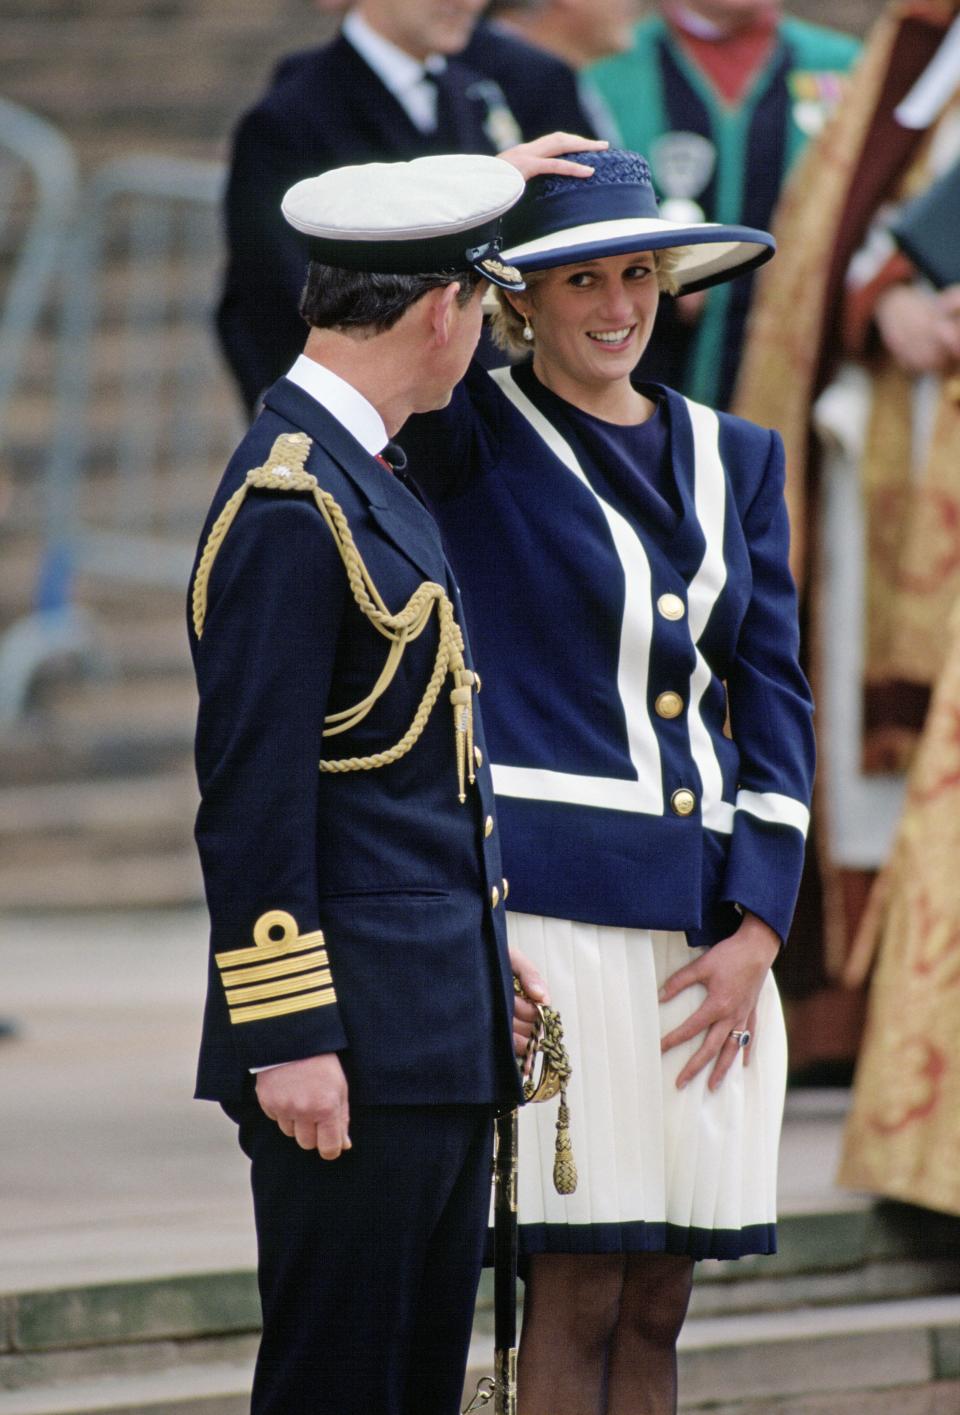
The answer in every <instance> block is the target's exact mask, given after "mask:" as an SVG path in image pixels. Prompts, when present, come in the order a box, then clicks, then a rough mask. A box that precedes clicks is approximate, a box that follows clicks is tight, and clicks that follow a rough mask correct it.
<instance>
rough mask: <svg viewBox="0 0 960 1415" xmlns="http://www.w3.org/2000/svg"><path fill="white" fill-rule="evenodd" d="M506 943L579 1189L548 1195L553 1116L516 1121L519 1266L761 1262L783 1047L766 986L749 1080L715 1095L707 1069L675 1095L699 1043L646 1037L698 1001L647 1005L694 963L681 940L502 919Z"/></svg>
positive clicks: (740, 1077)
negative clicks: (546, 996) (557, 1049)
mask: <svg viewBox="0 0 960 1415" xmlns="http://www.w3.org/2000/svg"><path fill="white" fill-rule="evenodd" d="M507 927H508V936H509V939H510V943H511V944H512V945H514V946H515V947H517V948H519V949H520V950H521V951H522V952H523V953H525V954H526V955H527V957H528V958H530V959H531V960H532V961H533V962H534V963H535V964H536V966H537V967H538V968H539V969H540V971H541V972H542V974H543V976H544V978H546V979H547V982H548V984H549V988H550V995H551V1002H552V1004H553V1005H554V1006H555V1007H557V1008H558V1009H559V1011H560V1014H561V1017H562V1019H563V1027H564V1035H565V1039H566V1043H567V1049H568V1051H569V1053H570V1058H571V1062H572V1064H573V1077H572V1080H571V1085H570V1087H569V1088H568V1099H569V1103H570V1111H571V1134H572V1138H573V1146H574V1153H575V1155H576V1161H577V1168H578V1171H579V1182H578V1185H577V1191H576V1193H575V1194H572V1195H570V1196H568V1197H564V1196H562V1195H560V1194H558V1193H557V1192H556V1190H555V1189H554V1187H553V1158H554V1141H555V1128H556V1118H557V1103H556V1102H555V1101H551V1102H545V1103H543V1104H538V1105H527V1106H524V1107H523V1108H522V1109H521V1112H520V1150H519V1219H520V1246H521V1253H540V1252H560V1253H611V1252H614V1253H615V1252H668V1253H678V1254H685V1255H688V1256H690V1257H694V1258H707V1257H713V1258H734V1257H740V1256H741V1255H743V1254H745V1253H773V1252H775V1251H776V1188H777V1152H778V1146H779V1139H780V1125H781V1121H782V1118H783V1102H784V1095H785V1090H786V1075H787V1048H786V1031H785V1028H784V1022H783V1013H782V1010H781V1007H780V999H779V995H778V993H777V988H776V984H775V982H774V980H773V977H772V976H771V975H768V977H767V979H766V982H765V983H764V986H763V990H762V992H761V995H760V1000H759V1005H758V1016H757V1028H756V1035H755V1040H754V1044H753V1049H752V1057H751V1061H750V1065H749V1066H746V1067H745V1066H744V1065H743V1063H742V1061H741V1059H740V1058H739V1057H738V1058H737V1060H736V1061H735V1062H734V1064H733V1066H732V1067H731V1069H730V1071H729V1072H728V1074H727V1076H726V1078H725V1080H724V1082H723V1084H722V1085H721V1086H720V1087H719V1089H718V1090H717V1091H715V1092H711V1091H709V1090H708V1088H707V1080H708V1078H709V1074H710V1069H711V1068H710V1067H706V1068H704V1069H703V1070H702V1071H701V1072H700V1073H699V1075H697V1076H696V1077H695V1078H694V1079H693V1080H692V1081H690V1082H688V1084H687V1085H686V1086H685V1087H684V1089H683V1090H682V1091H678V1090H677V1087H676V1084H675V1083H676V1078H677V1076H678V1075H679V1073H680V1071H681V1069H682V1067H683V1065H684V1063H685V1061H686V1060H687V1058H688V1057H690V1056H691V1055H692V1054H693V1052H694V1051H696V1049H697V1047H698V1046H699V1044H700V1040H701V1039H700V1038H699V1037H698V1038H695V1039H694V1040H693V1041H691V1042H688V1043H686V1044H685V1045H682V1046H678V1047H674V1048H673V1049H672V1050H671V1051H669V1052H667V1053H666V1055H665V1056H661V1054H660V1038H661V1036H663V1035H664V1034H665V1033H667V1032H669V1031H671V1030H672V1029H673V1028H674V1027H676V1026H677V1025H679V1023H680V1022H681V1021H683V1019H684V1018H686V1017H688V1016H689V1015H690V1014H691V1013H692V1012H695V1011H696V1009H697V1007H699V1005H700V1003H701V1001H702V1000H703V997H704V994H705V990H704V989H703V988H702V987H699V986H695V987H691V988H686V989H684V991H683V992H682V993H681V994H680V995H679V996H678V997H676V998H674V999H673V1000H672V1001H671V1002H667V1003H661V1002H660V1001H659V1000H658V997H657V993H658V991H659V989H660V987H661V986H662V984H663V983H664V981H665V980H666V979H667V978H668V977H669V976H670V974H671V973H674V972H676V971H677V969H679V968H682V967H683V966H684V965H685V964H687V963H689V962H691V961H692V960H693V959H694V958H695V957H697V956H699V955H700V954H701V953H703V952H704V951H705V950H703V949H692V948H690V947H689V945H688V944H687V941H686V937H685V935H684V934H682V933H658V932H651V931H649V930H645V929H630V928H612V927H608V926H604V925H598V924H587V923H576V922H571V921H570V920H565V919H551V918H543V917H540V916H538V915H532V914H509V915H508V917H507Z"/></svg>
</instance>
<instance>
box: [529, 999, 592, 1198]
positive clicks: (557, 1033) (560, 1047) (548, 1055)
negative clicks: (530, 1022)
mask: <svg viewBox="0 0 960 1415" xmlns="http://www.w3.org/2000/svg"><path fill="white" fill-rule="evenodd" d="M513 990H514V992H515V993H516V994H517V995H518V997H523V998H526V1000H527V1001H528V1002H530V1001H532V999H531V998H529V997H528V996H527V994H526V992H524V989H523V984H522V983H521V982H520V979H519V978H518V977H517V976H516V974H514V977H513ZM534 1006H535V1007H536V1009H537V1012H538V1013H539V1026H538V1028H537V1029H536V1030H535V1031H534V1033H533V1035H532V1036H531V1038H530V1041H529V1044H528V1046H527V1054H526V1056H525V1057H524V1062H526V1061H527V1060H528V1059H531V1060H532V1061H535V1059H536V1054H537V1052H539V1053H540V1055H541V1057H542V1058H543V1068H542V1071H541V1073H540V1079H539V1081H535V1080H534V1078H533V1071H532V1069H531V1073H530V1076H529V1077H528V1078H526V1079H525V1080H524V1082H523V1095H524V1099H525V1100H526V1101H527V1102H528V1103H536V1102H538V1101H549V1100H552V1099H553V1097H554V1096H555V1095H557V1094H558V1093H559V1096H560V1107H559V1110H558V1112H557V1138H556V1141H555V1146H554V1160H553V1187H554V1188H555V1189H556V1191H557V1193H558V1194H575V1193H576V1190H577V1178H578V1176H577V1162H576V1160H575V1158H574V1155H573V1141H572V1139H571V1137H570V1108H569V1106H568V1105H567V1082H568V1081H569V1080H570V1077H571V1076H572V1075H573V1066H572V1065H571V1062H570V1055H569V1053H568V1051H567V1048H566V1046H565V1044H564V1040H563V1022H562V1021H561V1020H560V1013H559V1012H558V1011H557V1010H556V1008H554V1007H546V1006H544V1005H543V1004H542V1003H535V1004H534Z"/></svg>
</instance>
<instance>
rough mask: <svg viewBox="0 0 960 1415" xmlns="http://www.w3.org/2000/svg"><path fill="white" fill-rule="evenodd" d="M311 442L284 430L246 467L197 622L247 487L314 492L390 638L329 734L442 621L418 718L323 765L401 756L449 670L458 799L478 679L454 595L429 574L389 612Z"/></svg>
mask: <svg viewBox="0 0 960 1415" xmlns="http://www.w3.org/2000/svg"><path fill="white" fill-rule="evenodd" d="M310 447H311V439H310V438H309V437H308V436H307V435H306V433H300V432H297V433H285V434H284V435H283V436H281V437H278V438H277V439H276V441H275V442H274V444H273V447H272V448H271V451H270V456H269V457H268V458H267V460H266V462H265V463H264V464H263V466H262V467H255V468H254V469H253V470H252V471H250V472H248V473H247V476H246V479H245V481H244V483H243V485H242V486H240V487H239V488H238V489H237V490H236V491H235V492H234V493H233V495H232V496H231V497H230V499H229V500H228V501H227V502H226V504H225V505H224V507H223V509H222V511H221V512H220V515H219V516H218V517H217V519H216V521H215V522H214V524H213V527H212V529H211V531H210V535H209V536H208V538H207V543H206V545H205V546H204V548H203V553H202V554H201V556H200V560H199V562H198V564H197V573H196V576H195V578H194V582H193V595H192V607H193V627H194V631H195V633H196V635H197V638H198V639H199V638H201V637H202V635H203V627H204V621H205V618H206V611H207V591H208V586H209V582H210V574H211V571H212V569H213V562H214V559H215V558H216V554H217V551H218V550H219V549H220V546H221V545H222V544H223V541H224V538H225V536H226V534H227V532H228V531H229V529H230V527H231V526H232V524H233V522H234V519H235V517H236V515H237V512H238V511H239V509H240V507H241V505H242V504H243V501H244V499H245V497H246V494H247V491H248V490H249V489H250V488H251V487H253V488H254V489H255V490H257V491H286V492H301V493H302V492H309V493H310V494H311V495H312V496H313V499H314V501H315V503H316V506H317V509H318V510H319V512H320V514H321V515H322V516H323V519H324V521H325V522H326V523H327V526H328V528H329V530H330V534H331V535H332V536H333V539H334V543H335V545H336V547H337V552H338V554H339V556H340V559H341V560H342V561H343V566H344V569H345V570H346V573H347V582H348V584H349V586H350V592H351V594H352V595H353V599H354V602H355V604H356V605H357V608H358V609H359V610H360V612H361V614H363V616H364V618H366V619H367V620H368V621H369V622H370V623H371V624H372V625H373V627H374V628H375V629H376V630H377V632H378V633H380V634H382V635H383V636H384V638H386V639H387V640H389V643H390V648H389V650H388V653H387V658H386V662H385V663H384V666H383V669H382V671H381V673H380V676H379V677H378V679H377V681H376V683H375V684H374V686H373V688H372V689H371V691H370V692H369V693H368V694H367V696H366V697H365V698H363V699H361V701H360V702H358V703H354V704H353V706H352V707H349V708H344V709H343V710H341V711H340V712H335V713H330V714H329V715H328V716H327V717H325V718H324V724H325V725H324V733H323V735H324V737H333V736H336V735H337V734H339V733H341V732H346V731H348V730H349V729H350V728H352V727H355V726H356V725H357V724H358V723H360V722H362V721H363V719H364V718H365V717H366V716H367V714H368V713H369V712H370V710H371V708H372V707H373V706H374V704H375V703H376V702H377V701H378V699H379V698H381V697H382V696H383V694H384V693H385V692H386V690H387V688H389V686H390V684H391V683H392V682H393V679H394V677H395V675H396V672H397V669H398V667H399V665H400V660H401V658H402V657H403V652H404V649H405V648H406V646H407V644H408V643H411V642H412V641H413V640H414V639H416V638H417V637H419V635H420V634H422V633H423V630H424V629H425V628H426V626H427V624H428V623H429V621H430V615H431V613H432V612H433V608H434V606H436V609H437V619H438V624H439V636H438V643H437V654H436V658H435V660H434V665H433V672H432V673H431V675H430V679H429V682H428V683H427V686H426V689H425V691H424V694H423V697H422V698H421V700H420V705H419V707H418V708H417V710H416V712H415V713H414V716H413V720H412V722H411V723H410V726H409V727H408V728H407V730H406V732H405V733H404V734H403V736H402V737H401V738H400V740H399V741H398V742H396V743H394V745H393V746H392V747H389V748H387V749H386V750H385V751H382V752H373V753H371V754H370V755H368V756H363V757H335V758H322V759H321V761H320V763H319V767H320V770H321V771H324V772H345V771H372V770H374V769H376V768H377V767H382V766H389V765H390V764H391V763H392V762H395V761H399V759H400V758H401V757H403V756H405V755H406V754H407V752H409V751H410V749H411V747H413V746H414V745H415V744H416V743H417V741H418V740H419V738H420V737H421V735H422V733H423V730H424V727H425V726H426V723H427V719H428V718H429V716H430V713H431V712H432V711H433V708H434V705H435V704H436V701H437V698H438V697H439V695H440V689H441V688H442V687H443V681H444V679H445V678H446V676H447V674H448V673H450V674H451V675H452V677H453V682H454V686H453V690H452V691H451V694H450V701H451V704H452V706H453V722H454V737H455V745H456V760H457V784H458V788H459V790H458V794H459V798H460V800H461V802H462V801H465V800H466V781H467V780H469V782H470V784H471V785H472V784H473V782H474V779H475V777H474V764H473V763H474V756H473V701H472V700H473V690H474V686H475V682H476V680H475V675H474V674H473V673H472V672H471V670H470V669H469V668H467V667H466V666H465V665H464V661H463V647H464V646H463V634H462V633H461V631H460V626H459V624H458V623H457V621H456V618H455V616H454V612H453V605H452V603H451V602H450V598H449V596H448V595H447V592H446V590H445V589H444V588H443V586H442V585H438V584H436V583H435V582H434V581H432V580H424V581H423V583H422V584H420V585H418V586H417V588H416V589H415V590H414V592H413V594H412V595H411V596H410V598H409V599H408V601H407V603H406V604H405V605H404V607H403V609H401V610H400V611H399V613H396V614H394V613H391V611H390V610H389V609H388V608H387V606H386V604H385V603H384V601H383V598H382V596H381V595H380V592H379V590H378V589H377V587H376V585H375V584H374V582H373V579H372V578H371V575H370V572H369V570H368V569H367V567H366V565H365V564H364V561H363V557H362V556H361V554H360V552H359V550H358V549H357V546H356V542H355V541H354V539H353V534H352V532H351V530H350V524H349V522H348V521H347V518H346V516H345V515H344V513H343V510H342V508H341V507H340V506H339V504H338V503H337V501H336V499H335V498H334V497H333V496H332V495H331V494H330V492H329V491H325V490H324V489H323V488H322V487H321V486H319V485H318V483H317V479H316V477H315V476H313V475H312V474H311V473H310V472H308V471H307V470H306V465H305V464H306V460H307V457H308V455H309V452H310Z"/></svg>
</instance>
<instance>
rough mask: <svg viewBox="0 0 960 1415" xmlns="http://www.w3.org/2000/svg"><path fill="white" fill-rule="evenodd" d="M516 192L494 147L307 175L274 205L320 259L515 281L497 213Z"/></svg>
mask: <svg viewBox="0 0 960 1415" xmlns="http://www.w3.org/2000/svg"><path fill="white" fill-rule="evenodd" d="M522 192H523V178H522V177H521V175H520V173H519V172H518V171H517V169H516V168H515V167H512V166H511V165H510V164H509V163H507V162H501V161H500V159H499V158H498V157H486V156H477V155H469V156H460V155H456V156H441V157H417V158H414V159H413V161H412V162H367V163H363V164H361V165H358V166H355V167H335V168H332V169H331V170H330V171H328V172H323V173H321V174H320V176H319V177H307V178H305V179H304V180H303V181H302V182H297V183H296V184H295V185H294V186H292V187H291V188H290V189H289V191H287V192H286V194H285V195H284V198H283V201H282V202H281V206H280V209H281V211H282V212H283V215H284V217H285V219H286V220H287V221H288V222H289V223H290V225H291V226H293V227H294V229H295V230H297V231H300V232H301V233H302V234H303V235H305V236H307V237H308V238H309V253H310V257H311V259H313V260H318V261H321V262H322V263H323V264H325V265H332V266H337V267H339V268H341V269H345V270H367V271H373V272H375V273H378V274H380V275H438V274H457V273H459V272H460V271H464V270H467V269H468V268H470V269H473V270H476V271H477V273H478V274H479V275H482V276H484V277H485V278H486V279H487V280H490V281H492V282H493V284H495V285H501V286H503V287H504V289H507V290H522V289H523V288H524V285H523V277H522V276H521V275H520V274H519V272H518V271H517V270H516V269H512V268H511V267H510V266H508V265H505V264H504V262H503V260H502V259H501V258H500V218H501V217H502V216H503V214H504V212H505V211H508V210H509V209H510V207H511V206H513V204H514V203H515V202H516V201H517V200H519V198H520V196H521V194H522Z"/></svg>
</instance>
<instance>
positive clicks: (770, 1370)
mask: <svg viewBox="0 0 960 1415" xmlns="http://www.w3.org/2000/svg"><path fill="white" fill-rule="evenodd" d="M251 1291H252V1289H250V1290H249V1291H248V1292H247V1293H244V1292H243V1290H242V1288H237V1290H236V1294H235V1295H237V1296H239V1297H240V1308H239V1309H235V1310H234V1311H232V1312H231V1311H230V1310H229V1309H223V1310H222V1312H217V1313H216V1314H214V1315H215V1317H216V1320H218V1321H219V1322H220V1323H221V1325H223V1326H226V1325H228V1324H229V1321H230V1319H231V1318H233V1319H235V1320H236V1319H239V1320H240V1321H248V1320H249V1316H250V1313H249V1311H248V1310H247V1305H248V1304H247V1299H248V1297H249V1295H250V1292H251ZM207 1295H208V1297H209V1296H210V1295H212V1294H211V1293H209V1292H208V1294H207ZM27 1315H28V1320H27V1321H26V1322H24V1321H23V1320H22V1319H21V1321H20V1323H19V1325H18V1324H17V1321H16V1316H17V1314H16V1313H15V1314H14V1322H13V1323H11V1326H10V1331H11V1335H12V1339H13V1341H14V1342H17V1341H19V1342H20V1347H19V1348H18V1349H15V1350H13V1351H8V1352H7V1353H6V1354H4V1355H3V1356H0V1415H100V1412H104V1415H106V1412H107V1411H112V1412H121V1411H123V1412H127V1411H129V1412H133V1411H142V1412H143V1415H149V1413H150V1412H155V1415H161V1412H164V1413H165V1415H166V1412H169V1415H188V1412H189V1415H193V1412H194V1411H195V1410H196V1411H203V1410H205V1409H212V1410H215V1411H217V1412H218V1415H228V1412H229V1415H233V1411H234V1410H235V1409H236V1410H237V1412H238V1415H239V1410H240V1408H241V1407H240V1406H235V1405H234V1404H232V1403H231V1402H237V1401H242V1400H243V1399H244V1398H245V1394H246V1392H248V1391H249V1382H250V1371H251V1366H252V1357H253V1352H254V1348H255V1341H256V1337H255V1333H249V1334H244V1335H240V1336H237V1335H232V1336H220V1337H215V1338H211V1339H208V1340H207V1341H201V1340H196V1339H193V1340H190V1339H180V1340H176V1339H170V1338H169V1337H168V1338H164V1339H162V1340H158V1341H156V1342H154V1343H152V1344H151V1343H148V1342H145V1341H143V1340H139V1341H128V1342H127V1343H125V1344H122V1345H121V1344H117V1343H116V1342H113V1343H112V1344H110V1345H108V1346H98V1347H93V1348H91V1347H89V1346H83V1345H82V1344H79V1343H81V1342H82V1341H83V1339H84V1337H86V1338H87V1339H89V1338H90V1336H91V1332H90V1330H89V1329H83V1328H78V1325H77V1322H76V1320H75V1319H74V1321H73V1323H72V1325H71V1326H70V1328H69V1331H68V1335H69V1336H70V1337H71V1338H72V1339H73V1340H74V1341H76V1342H78V1344H77V1345H75V1346H74V1347H73V1348H71V1349H61V1350H56V1351H50V1350H48V1349H46V1348H45V1347H44V1345H43V1342H44V1340H45V1339H47V1340H49V1337H50V1328H49V1322H50V1319H51V1316H52V1315H53V1312H52V1310H51V1309H50V1308H49V1307H48V1309H47V1310H46V1311H43V1310H41V1311H40V1312H39V1313H38V1311H37V1310H36V1307H35V1309H34V1311H33V1313H32V1317H33V1320H32V1323H31V1321H30V1320H29V1316H30V1314H29V1313H28V1314H27ZM101 1315H102V1314H101ZM156 1315H157V1314H156V1312H154V1313H153V1318H154V1319H155V1318H156ZM182 1316H183V1314H180V1320H181V1325H182ZM38 1318H39V1319H38ZM171 1318H172V1321H171ZM149 1324H150V1319H149V1317H148V1320H147V1322H146V1325H147V1326H149ZM162 1325H163V1324H162V1323H161V1326H162ZM166 1325H168V1326H169V1325H173V1326H176V1325H177V1318H176V1313H175V1312H169V1313H168V1314H167V1319H166ZM31 1340H32V1341H33V1343H34V1344H33V1345H32V1346H27V1345H26V1343H27V1342H29V1341H31ZM491 1364H492V1339H491V1338H490V1337H489V1336H485V1335H481V1334H479V1333H478V1334H477V1336H475V1338H474V1341H473V1343H472V1345H471V1354H470V1364H469V1368H468V1378H467V1382H466V1391H467V1392H472V1391H473V1389H474V1387H475V1384H476V1381H477V1379H478V1378H479V1377H480V1376H481V1375H484V1374H486V1373H488V1372H489V1371H490V1369H491ZM679 1371H680V1408H681V1409H682V1410H685V1411H695V1410H703V1409H712V1410H715V1411H716V1410H717V1409H720V1410H722V1411H723V1412H725V1415H739V1413H740V1412H742V1415H748V1412H753V1411H756V1412H759V1411H764V1410H780V1411H788V1410H789V1411H793V1412H795V1415H800V1412H801V1411H804V1410H810V1411H815V1410H822V1411H827V1410H832V1411H835V1412H839V1411H840V1410H844V1409H845V1410H848V1411H851V1412H852V1411H855V1410H865V1411H866V1410H875V1411H880V1410H883V1409H886V1410H888V1411H891V1412H892V1411H893V1410H894V1409H896V1410H897V1412H898V1415H902V1412H903V1410H904V1409H909V1408H910V1405H909V1403H906V1402H909V1401H910V1399H911V1396H912V1395H915V1394H917V1393H922V1395H923V1398H924V1399H925V1400H926V1402H927V1403H926V1404H919V1405H915V1406H914V1408H915V1409H916V1410H917V1411H918V1412H919V1411H923V1412H924V1415H929V1412H930V1411H931V1410H935V1409H937V1408H938V1405H939V1408H941V1409H943V1410H944V1411H946V1410H948V1409H950V1408H951V1407H950V1406H949V1404H939V1402H940V1400H941V1397H942V1398H943V1400H944V1401H945V1400H946V1399H947V1398H948V1397H952V1396H954V1395H955V1394H956V1392H957V1391H958V1390H960V1297H957V1296H949V1297H939V1298H925V1299H917V1300H915V1301H912V1302H885V1303H859V1304H854V1305H851V1306H848V1307H845V1308H839V1309H830V1310H829V1311H823V1310H799V1311H791V1312H773V1313H763V1314H759V1315H754V1316H743V1315H741V1316H736V1317H725V1318H711V1319H705V1318H691V1319H689V1320H688V1321H687V1323H686V1325H685V1327H684V1330H683V1333H682V1335H681V1339H680V1357H679ZM718 1393H722V1395H721V1400H722V1404H719V1405H718V1399H717V1397H718ZM894 1395H896V1396H900V1397H902V1398H903V1401H904V1403H902V1404H898V1405H896V1406H894V1405H892V1404H891V1403H890V1402H889V1399H888V1400H887V1402H886V1403H885V1404H884V1401H883V1397H884V1396H886V1397H891V1396H894ZM203 1401H213V1402H220V1403H214V1404H213V1405H212V1406H210V1407H205V1406H204V1405H203V1404H202V1403H201V1402H203ZM811 1401H812V1403H811ZM831 1402H832V1403H831ZM856 1402H859V1404H858V1403H856ZM934 1402H936V1403H934ZM954 1408H955V1407H954Z"/></svg>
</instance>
